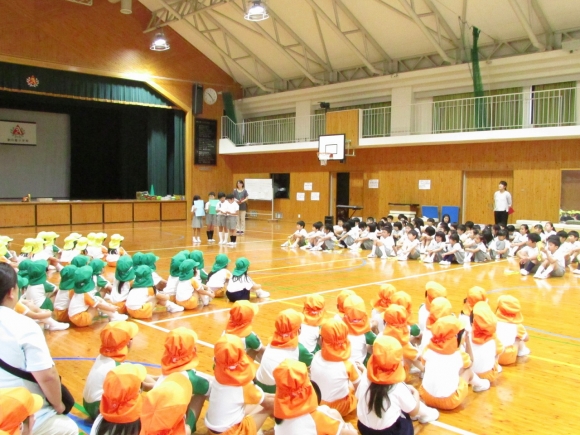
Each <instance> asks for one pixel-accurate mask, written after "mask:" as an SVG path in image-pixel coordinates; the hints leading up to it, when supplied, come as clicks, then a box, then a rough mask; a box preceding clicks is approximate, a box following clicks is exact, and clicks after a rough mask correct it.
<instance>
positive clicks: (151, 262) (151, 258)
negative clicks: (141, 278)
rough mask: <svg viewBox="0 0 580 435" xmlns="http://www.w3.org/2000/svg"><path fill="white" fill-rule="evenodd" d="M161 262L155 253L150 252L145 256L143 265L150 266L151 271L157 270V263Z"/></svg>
mask: <svg viewBox="0 0 580 435" xmlns="http://www.w3.org/2000/svg"><path fill="white" fill-rule="evenodd" d="M158 260H159V257H158V256H157V255H155V254H154V253H153V252H148V253H147V254H145V255H144V256H143V264H145V265H147V266H149V267H150V268H151V270H155V269H157V266H156V265H155V263H157V261H158Z"/></svg>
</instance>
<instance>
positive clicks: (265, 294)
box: [256, 290, 270, 299]
mask: <svg viewBox="0 0 580 435" xmlns="http://www.w3.org/2000/svg"><path fill="white" fill-rule="evenodd" d="M256 297H257V298H260V299H265V298H269V297H270V293H268V292H267V291H264V290H256Z"/></svg>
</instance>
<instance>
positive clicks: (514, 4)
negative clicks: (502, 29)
mask: <svg viewBox="0 0 580 435" xmlns="http://www.w3.org/2000/svg"><path fill="white" fill-rule="evenodd" d="M508 1H509V2H510V5H511V7H512V9H513V10H514V13H515V14H516V17H518V20H519V21H520V24H521V25H522V27H523V28H524V30H525V31H526V33H527V34H528V38H530V41H532V45H533V46H534V47H536V48H537V49H538V50H540V51H546V46H545V45H544V44H542V43H541V42H540V41H538V37H537V36H536V34H535V33H534V30H533V29H532V26H531V25H530V22H529V21H528V20H527V18H526V16H525V15H524V13H523V12H522V9H521V8H520V5H519V4H518V2H517V0H508Z"/></svg>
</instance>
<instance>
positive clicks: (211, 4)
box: [143, 0, 231, 33]
mask: <svg viewBox="0 0 580 435" xmlns="http://www.w3.org/2000/svg"><path fill="white" fill-rule="evenodd" d="M158 1H159V2H160V3H161V5H162V6H163V8H161V9H157V10H155V11H153V12H151V20H150V21H149V24H148V25H147V28H146V29H145V30H144V32H143V33H148V32H153V31H154V30H157V29H160V28H161V27H165V26H168V25H170V24H173V23H177V22H178V21H181V20H183V19H185V18H188V17H191V16H194V15H196V14H199V13H201V12H205V11H208V10H210V9H213V8H215V7H216V6H221V5H224V4H226V3H229V2H230V1H231V0H181V1H178V2H174V3H171V4H169V3H167V2H166V1H165V0H158ZM182 11H184V12H182Z"/></svg>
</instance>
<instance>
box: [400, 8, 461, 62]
mask: <svg viewBox="0 0 580 435" xmlns="http://www.w3.org/2000/svg"><path fill="white" fill-rule="evenodd" d="M399 3H401V5H402V6H403V7H404V8H405V10H406V11H407V13H408V14H409V16H410V17H411V18H412V19H413V21H415V24H417V26H419V29H421V31H422V32H423V34H424V35H425V36H426V37H427V39H428V40H429V42H431V44H433V46H434V47H435V50H437V53H439V55H440V56H441V57H442V58H443V60H444V61H445V62H447V63H450V64H451V65H454V64H455V63H457V62H456V61H455V60H454V59H452V58H450V57H449V56H448V55H447V53H446V52H445V50H444V49H443V47H441V45H439V43H438V42H437V41H436V40H435V38H434V37H433V35H432V34H431V32H430V31H429V29H428V28H427V26H425V24H424V23H423V21H421V18H419V16H417V14H416V13H415V11H414V10H413V8H412V7H411V5H410V4H409V3H407V1H406V0H399Z"/></svg>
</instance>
